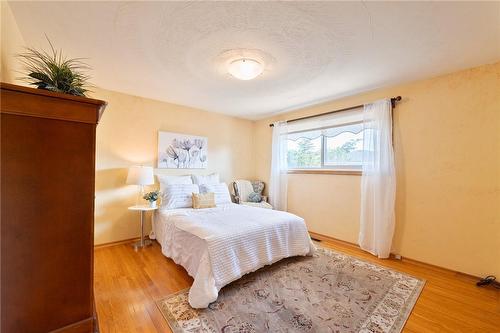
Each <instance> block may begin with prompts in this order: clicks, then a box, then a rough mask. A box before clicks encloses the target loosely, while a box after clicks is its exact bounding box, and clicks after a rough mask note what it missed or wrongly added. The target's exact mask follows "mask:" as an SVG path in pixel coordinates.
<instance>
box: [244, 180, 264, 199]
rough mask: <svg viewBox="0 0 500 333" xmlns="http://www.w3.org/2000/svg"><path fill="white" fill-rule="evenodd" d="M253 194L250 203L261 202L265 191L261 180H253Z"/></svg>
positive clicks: (249, 196)
mask: <svg viewBox="0 0 500 333" xmlns="http://www.w3.org/2000/svg"><path fill="white" fill-rule="evenodd" d="M251 183H252V187H253V192H252V193H250V194H249V195H248V201H250V202H261V201H262V191H264V182H263V181H260V180H252V181H251Z"/></svg>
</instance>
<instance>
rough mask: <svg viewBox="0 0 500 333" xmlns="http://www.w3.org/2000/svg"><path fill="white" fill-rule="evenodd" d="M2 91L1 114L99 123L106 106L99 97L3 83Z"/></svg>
mask: <svg viewBox="0 0 500 333" xmlns="http://www.w3.org/2000/svg"><path fill="white" fill-rule="evenodd" d="M0 91H1V95H0V103H1V112H2V113H9V114H17V115H24V116H31V117H40V118H50V119H58V120H65V121H74V122H83V123H93V124H97V123H98V122H99V119H100V117H101V115H102V113H103V112H104V109H105V108H106V105H107V103H106V102H105V101H101V100H98V99H92V98H87V97H80V96H73V95H68V94H63V93H57V92H52V91H48V90H42V89H34V88H30V87H23V86H18V85H14V84H9V83H4V82H1V83H0ZM7 97H14V98H7ZM55 105H57V107H54V106H55Z"/></svg>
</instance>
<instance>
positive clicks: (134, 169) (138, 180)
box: [127, 165, 155, 204]
mask: <svg viewBox="0 0 500 333" xmlns="http://www.w3.org/2000/svg"><path fill="white" fill-rule="evenodd" d="M154 183H155V179H154V175H153V168H152V167H148V166H143V165H134V166H131V167H130V168H129V169H128V176H127V184H129V185H139V186H140V188H141V193H140V195H141V197H142V196H143V195H144V185H153V184H154ZM138 202H139V200H136V204H138Z"/></svg>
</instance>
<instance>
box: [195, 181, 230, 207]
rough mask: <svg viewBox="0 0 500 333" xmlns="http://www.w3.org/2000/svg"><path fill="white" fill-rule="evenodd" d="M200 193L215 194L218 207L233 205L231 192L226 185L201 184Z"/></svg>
mask: <svg viewBox="0 0 500 333" xmlns="http://www.w3.org/2000/svg"><path fill="white" fill-rule="evenodd" d="M200 192H201V193H208V192H214V193H215V204H216V205H223V204H228V203H231V195H230V194H229V190H228V188H227V185H226V183H219V184H201V185H200Z"/></svg>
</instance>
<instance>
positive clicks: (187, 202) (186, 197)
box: [161, 184, 200, 209]
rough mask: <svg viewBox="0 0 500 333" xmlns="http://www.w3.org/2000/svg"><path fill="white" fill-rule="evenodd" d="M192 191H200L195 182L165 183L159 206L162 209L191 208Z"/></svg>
mask: <svg viewBox="0 0 500 333" xmlns="http://www.w3.org/2000/svg"><path fill="white" fill-rule="evenodd" d="M193 193H200V191H199V189H198V185H196V184H171V185H166V186H165V189H164V192H163V197H162V203H161V207H162V208H164V209H175V208H191V207H193V199H192V197H193Z"/></svg>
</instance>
